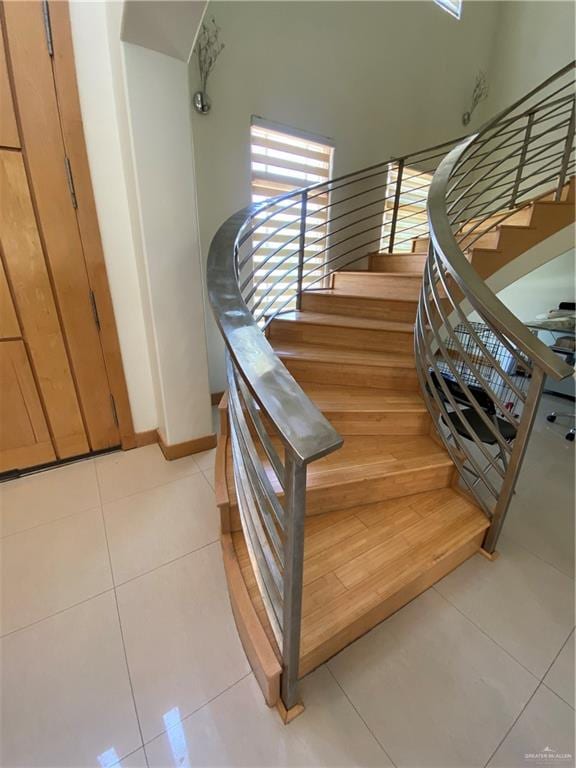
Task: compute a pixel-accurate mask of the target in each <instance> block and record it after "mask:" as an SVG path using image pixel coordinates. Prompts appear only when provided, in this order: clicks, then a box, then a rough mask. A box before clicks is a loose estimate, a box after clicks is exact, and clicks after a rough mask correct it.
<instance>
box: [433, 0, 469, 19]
mask: <svg viewBox="0 0 576 768" xmlns="http://www.w3.org/2000/svg"><path fill="white" fill-rule="evenodd" d="M434 2H435V3H436V5H439V6H440V8H443V9H444V10H445V11H448V13H449V14H450V15H451V16H455V17H456V18H457V19H459V18H460V17H461V16H462V0H434Z"/></svg>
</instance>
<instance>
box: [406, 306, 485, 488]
mask: <svg viewBox="0 0 576 768" xmlns="http://www.w3.org/2000/svg"><path fill="white" fill-rule="evenodd" d="M423 306H424V308H425V310H426V313H427V314H428V312H427V307H426V302H423ZM416 323H417V324H419V331H420V339H422V340H424V338H425V336H424V331H423V328H422V317H421V316H419V315H417V316H416ZM423 359H424V360H426V362H427V365H426V368H427V369H428V368H429V367H432V368H433V370H434V373H435V375H436V378H437V380H438V384H439V385H440V386H441V387H442V391H443V393H444V395H445V397H446V399H447V401H448V402H449V403H450V405H451V407H452V408H453V409H454V411H455V412H456V413H457V414H458V419H459V421H460V422H461V424H462V426H463V427H464V429H465V430H466V431H467V432H468V434H470V437H471V439H472V440H473V441H474V443H475V444H476V445H477V447H479V448H480V450H481V452H482V454H483V455H484V457H485V458H488V457H489V456H490V460H491V461H494V460H495V459H494V457H493V456H492V455H491V454H490V453H489V452H488V451H487V450H486V449H485V448H484V447H483V446H482V443H480V441H479V440H478V437H477V436H476V434H475V432H474V429H473V428H472V425H471V424H470V422H469V421H468V419H467V418H466V414H465V413H464V411H463V410H462V409H461V408H460V407H459V406H458V404H457V403H456V401H455V400H454V397H453V396H452V393H451V392H450V390H449V388H448V387H447V385H446V382H445V381H444V377H443V376H442V373H441V371H440V369H439V368H438V364H437V363H436V359H435V357H434V356H433V355H424V356H423ZM422 370H423V371H424V372H425V374H426V378H427V379H429V381H428V385H429V394H431V395H433V396H434V393H435V392H436V393H437V392H438V387H437V386H436V384H435V383H434V381H433V380H432V378H431V377H429V374H428V372H427V370H426V369H424V368H423V369H422ZM437 404H438V407H439V408H440V412H441V413H443V414H444V415H445V416H446V421H445V425H446V427H447V429H448V431H449V432H450V433H451V435H452V438H453V440H454V442H455V443H456V444H457V445H458V446H459V447H460V449H461V451H462V453H464V454H465V455H467V456H468V461H470V463H471V464H472V466H473V467H474V468H475V469H476V471H477V473H478V475H479V476H480V475H482V469H481V467H480V466H479V465H478V464H477V463H476V460H475V459H474V458H473V457H471V456H470V455H469V454H468V451H467V450H466V446H465V444H464V442H463V440H464V439H465V438H464V437H463V436H462V435H460V433H459V432H458V431H457V430H456V428H455V427H454V425H453V424H452V422H451V419H450V418H449V413H448V410H447V409H446V408H445V407H444V406H443V405H442V404H441V400H440V402H439V403H437ZM483 482H484V484H485V485H486V487H487V488H488V490H489V491H490V493H491V494H492V495H493V496H494V497H497V495H498V491H497V490H496V488H494V486H493V485H492V484H491V483H490V482H489V481H488V480H487V478H485V477H483Z"/></svg>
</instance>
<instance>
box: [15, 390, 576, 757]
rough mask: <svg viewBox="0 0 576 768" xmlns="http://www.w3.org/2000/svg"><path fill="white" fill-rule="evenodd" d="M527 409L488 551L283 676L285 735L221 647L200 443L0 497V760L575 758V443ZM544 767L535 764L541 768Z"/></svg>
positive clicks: (113, 459)
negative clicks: (514, 476)
mask: <svg viewBox="0 0 576 768" xmlns="http://www.w3.org/2000/svg"><path fill="white" fill-rule="evenodd" d="M565 405H566V404H565V403H561V402H560V403H559V401H558V400H557V399H556V398H545V399H544V401H543V404H542V407H541V409H540V414H539V417H538V420H537V424H536V428H535V431H534V433H533V436H532V440H531V444H530V447H529V450H528V454H527V458H526V463H525V466H524V469H523V472H522V476H521V479H520V483H519V486H518V489H517V493H516V496H515V498H514V502H513V505H512V508H511V511H510V514H509V517H508V519H507V521H506V524H505V528H504V534H503V537H502V541H501V546H500V547H499V549H500V553H501V554H500V559H499V560H497V561H496V562H495V563H489V562H487V561H485V560H483V559H481V558H479V557H476V558H473V559H472V560H470V561H468V562H467V563H466V564H465V565H464V566H462V567H461V568H459V569H458V570H457V571H455V572H454V573H452V574H450V575H449V576H447V577H446V578H445V579H444V580H443V581H442V582H440V583H439V584H438V585H437V586H436V587H435V588H433V589H431V590H429V591H428V592H427V593H425V594H424V595H422V596H420V597H419V598H417V599H416V600H414V601H413V602H412V603H411V604H410V605H408V606H406V607H405V608H404V609H402V610H401V611H399V612H398V613H397V614H396V615H395V616H393V617H392V618H391V619H389V620H388V621H387V622H385V623H384V624H382V625H380V626H379V627H377V628H376V629H374V630H373V631H372V632H370V633H369V634H368V635H366V636H365V637H363V638H361V639H360V640H358V641H357V642H356V643H354V644H353V645H352V646H350V647H349V648H347V649H345V650H344V651H342V652H341V653H340V654H339V655H338V656H336V657H335V658H334V659H332V660H331V661H330V662H329V663H328V664H326V665H324V666H322V667H321V668H320V669H319V670H317V671H316V672H314V673H312V674H311V675H309V676H308V678H306V680H305V681H304V683H303V697H304V700H305V703H306V705H307V709H306V712H305V714H304V715H303V716H302V717H300V718H298V719H297V720H295V721H294V723H292V724H291V725H290V726H289V727H284V726H282V725H280V721H279V719H278V716H277V715H276V714H275V713H274V712H272V711H270V710H268V709H267V707H266V706H265V705H264V703H263V700H262V697H261V695H260V692H259V689H258V686H257V683H256V682H255V680H254V677H253V675H252V673H251V672H250V668H249V666H248V663H247V660H246V658H245V656H244V653H243V651H242V647H241V645H240V643H239V640H238V636H237V633H236V630H235V626H234V622H233V619H232V615H231V611H230V607H229V603H228V599H227V594H226V586H225V581H224V575H223V569H222V562H221V556H220V548H219V544H218V518H217V515H216V511H215V503H214V490H213V483H214V477H213V462H214V453H215V452H214V451H206V452H205V453H204V454H199V455H197V456H193V457H187V458H185V459H180V460H178V461H175V462H170V463H167V462H165V461H164V459H163V457H162V455H161V453H160V451H159V450H158V448H157V447H156V446H148V447H146V448H142V449H138V450H135V451H130V452H129V453H125V454H122V453H118V454H111V455H109V456H106V457H101V458H98V459H95V460H89V461H83V462H79V463H78V464H73V465H69V466H66V467H62V468H59V469H55V470H50V471H48V472H44V473H41V474H38V475H33V476H30V477H27V478H23V479H20V480H15V481H11V482H9V483H5V484H2V485H0V555H1V558H2V562H1V575H2V605H1V615H0V619H1V622H0V626H1V635H2V637H1V639H0V646H1V647H0V651H1V671H2V704H3V711H2V718H1V729H2V730H1V734H0V736H1V738H0V764H1V765H2V766H4V767H5V768H11V767H12V766H14V767H15V766H22V767H24V766H29V767H32V766H45V767H46V768H47V767H48V766H50V767H52V768H60V767H61V766H62V767H64V766H70V767H71V768H72V767H74V768H81V767H82V768H83V767H84V766H101V767H102V768H109V767H110V768H111V766H113V765H121V766H124V768H145V767H146V768H161V767H165V766H166V767H167V766H178V768H185V766H236V765H237V766H267V767H268V766H354V765H355V766H384V767H385V766H393V765H396V766H399V767H400V766H406V768H408V767H410V768H428V767H430V768H432V767H434V768H449V767H450V766H453V767H454V768H468V766H470V768H472V767H473V766H474V767H475V766H486V765H489V766H493V767H498V768H521V767H522V768H527V766H530V765H540V764H547V765H550V764H554V760H555V761H556V764H561V765H563V766H568V765H573V758H572V757H567V758H565V759H563V760H562V761H561V762H560V756H562V755H568V754H570V755H572V754H573V753H574V751H575V750H574V709H573V707H574V632H573V627H574V616H573V586H574V584H573V575H574V497H573V485H574V445H573V444H570V443H568V442H566V441H565V440H564V439H563V435H564V431H565V430H564V426H563V425H559V424H554V425H552V424H549V423H548V422H546V420H545V414H546V413H547V412H549V411H551V410H554V408H557V409H558V407H559V406H560V408H564V409H565ZM543 755H544V757H542V756H543Z"/></svg>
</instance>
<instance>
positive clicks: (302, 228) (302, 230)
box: [296, 190, 308, 309]
mask: <svg viewBox="0 0 576 768" xmlns="http://www.w3.org/2000/svg"><path fill="white" fill-rule="evenodd" d="M307 209H308V191H307V190H304V191H303V192H302V202H301V204H300V239H299V243H298V282H297V287H296V290H297V294H296V308H297V309H300V307H301V305H302V281H303V279H304V252H305V250H306V215H307Z"/></svg>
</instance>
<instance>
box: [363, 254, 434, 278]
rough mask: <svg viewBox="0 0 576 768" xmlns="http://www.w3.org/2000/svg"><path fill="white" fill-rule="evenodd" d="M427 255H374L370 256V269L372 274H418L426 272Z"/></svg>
mask: <svg viewBox="0 0 576 768" xmlns="http://www.w3.org/2000/svg"><path fill="white" fill-rule="evenodd" d="M425 263H426V254H422V255H420V254H414V253H406V254H403V255H401V256H396V255H389V254H384V253H373V254H372V256H370V269H371V271H372V272H417V273H418V274H419V275H421V274H422V272H423V271H424V265H425Z"/></svg>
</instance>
